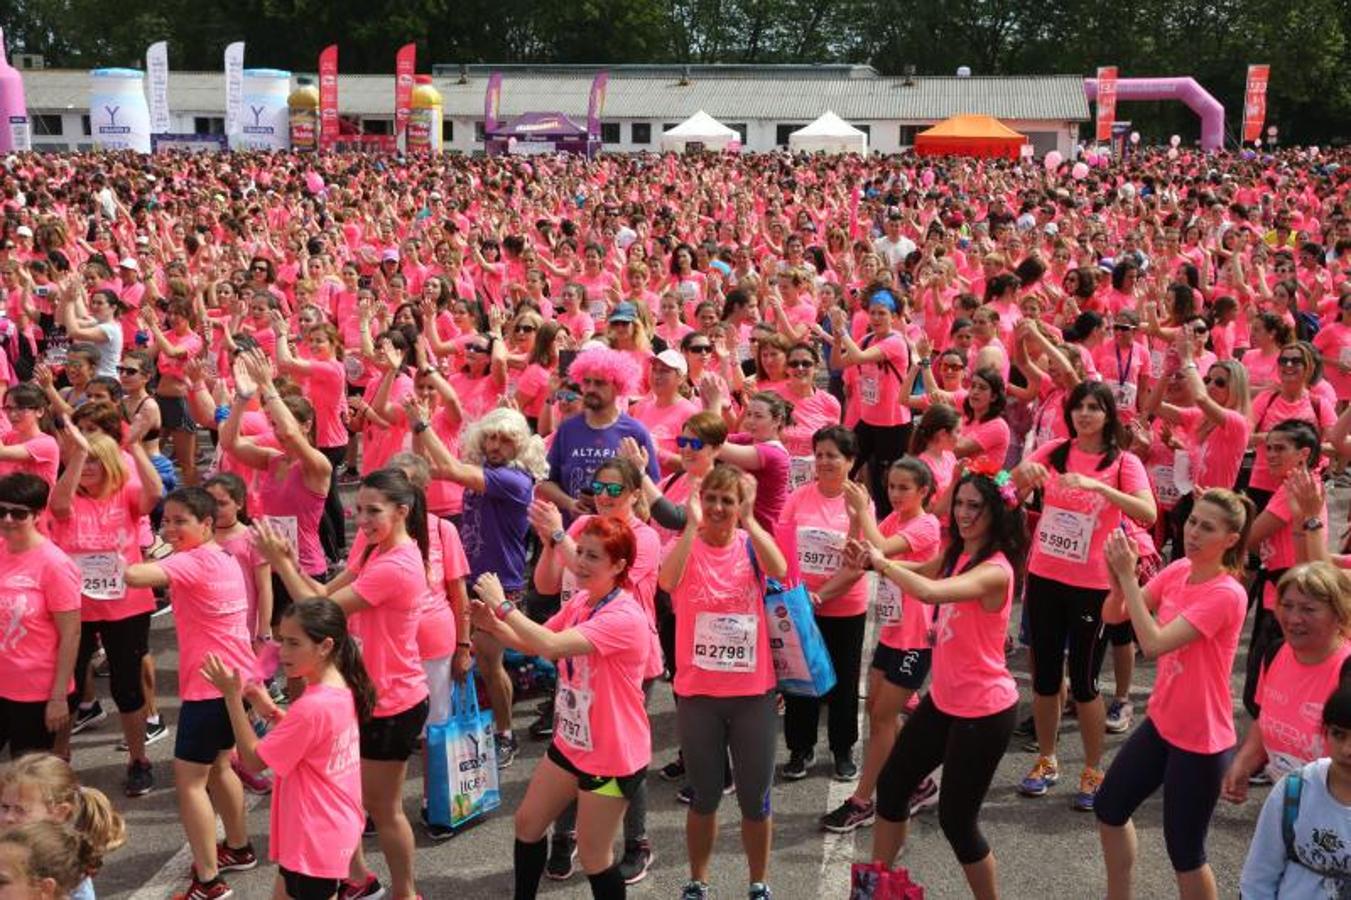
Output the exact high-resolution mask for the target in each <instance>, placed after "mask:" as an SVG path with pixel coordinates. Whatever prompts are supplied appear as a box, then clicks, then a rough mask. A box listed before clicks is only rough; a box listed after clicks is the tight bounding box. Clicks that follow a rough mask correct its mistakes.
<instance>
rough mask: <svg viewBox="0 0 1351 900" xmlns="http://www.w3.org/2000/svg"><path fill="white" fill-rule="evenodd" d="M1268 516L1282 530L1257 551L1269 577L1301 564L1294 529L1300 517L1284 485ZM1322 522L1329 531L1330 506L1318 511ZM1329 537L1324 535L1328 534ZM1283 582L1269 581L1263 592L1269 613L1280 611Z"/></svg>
mask: <svg viewBox="0 0 1351 900" xmlns="http://www.w3.org/2000/svg"><path fill="white" fill-rule="evenodd" d="M1264 512H1269V513H1271V514H1272V515H1273V516H1275V517H1276V518H1277V519H1279V520H1280V521H1281V526H1280V527H1279V528H1277V529H1276V531H1275V532H1273V533H1272V534H1271V535H1269V536H1268V537H1267V538H1266V540H1264V541H1262V543H1261V544H1260V545H1259V546H1258V548H1257V556H1258V558H1259V559H1260V560H1261V561H1262V568H1264V569H1266V570H1267V572H1268V573H1280V572H1284V571H1285V570H1286V569H1288V568H1290V567H1291V566H1293V565H1294V564H1295V563H1296V562H1298V560H1297V559H1296V557H1295V532H1294V529H1293V528H1292V527H1291V523H1292V522H1294V520H1295V516H1296V515H1297V513H1296V511H1295V509H1294V507H1292V506H1291V505H1290V494H1289V492H1288V491H1287V490H1286V489H1285V485H1284V484H1282V485H1281V486H1280V487H1278V488H1276V492H1275V493H1274V494H1272V495H1271V499H1270V500H1268V501H1267V507H1266V509H1265V510H1264ZM1318 518H1319V521H1321V522H1322V523H1323V528H1324V529H1326V528H1327V525H1328V507H1327V504H1326V503H1324V504H1323V506H1322V507H1321V508H1320V509H1319V510H1318ZM1326 533H1327V532H1326V531H1324V534H1326ZM1279 580H1280V578H1279V577H1275V576H1273V577H1269V578H1267V579H1266V583H1265V585H1264V586H1263V588H1262V606H1263V607H1265V608H1266V609H1275V608H1276V582H1277V581H1279Z"/></svg>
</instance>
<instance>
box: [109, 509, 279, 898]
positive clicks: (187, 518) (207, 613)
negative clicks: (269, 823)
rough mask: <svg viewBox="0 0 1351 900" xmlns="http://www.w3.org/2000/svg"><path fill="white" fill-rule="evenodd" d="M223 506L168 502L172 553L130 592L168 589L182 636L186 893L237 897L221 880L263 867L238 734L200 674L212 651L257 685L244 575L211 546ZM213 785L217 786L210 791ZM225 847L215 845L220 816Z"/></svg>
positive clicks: (177, 783)
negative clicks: (239, 764)
mask: <svg viewBox="0 0 1351 900" xmlns="http://www.w3.org/2000/svg"><path fill="white" fill-rule="evenodd" d="M215 515H216V501H215V500H213V499H212V497H211V495H210V494H208V493H207V492H206V491H204V490H202V489H201V488H196V487H188V488H179V489H178V490H176V491H174V492H172V493H170V494H169V496H168V497H166V498H165V499H164V520H163V530H164V539H165V540H166V541H167V542H168V543H169V545H170V546H172V547H173V549H174V552H173V553H172V554H171V555H169V556H167V557H165V558H164V559H161V560H159V561H157V562H148V563H146V562H142V563H136V564H134V565H130V566H127V569H126V573H125V579H126V583H127V586H128V587H138V588H166V589H168V591H169V597H170V600H171V601H172V603H173V608H174V631H175V633H176V635H177V637H178V647H179V654H178V672H179V688H178V692H179V695H180V696H181V697H182V706H181V707H180V709H179V716H178V732H177V735H176V737H175V741H174V790H175V792H176V793H177V795H178V810H179V821H180V822H181V823H182V825H183V830H184V832H186V834H187V838H188V845H189V846H190V847H191V848H192V873H191V881H190V883H189V885H188V891H187V894H186V895H187V896H205V897H219V896H223V895H224V893H225V892H226V891H228V890H229V888H228V887H225V888H224V890H222V886H223V885H224V883H223V881H222V880H221V877H220V873H221V871H222V870H228V869H245V868H252V867H253V866H254V865H255V864H256V863H257V856H256V855H255V854H254V852H253V846H252V845H251V844H250V843H249V832H248V821H247V819H246V818H245V813H244V788H243V785H241V784H240V782H239V776H237V775H236V774H235V773H234V770H233V769H231V767H230V757H231V754H232V752H233V749H234V743H235V741H234V736H233V734H232V733H231V731H230V720H229V712H228V711H227V710H226V706H225V700H224V697H223V696H222V694H221V692H220V691H219V690H217V689H216V688H215V687H214V686H213V685H212V684H211V683H210V682H209V681H208V680H207V679H206V677H205V676H204V675H203V674H202V671H201V670H202V666H203V664H204V663H205V661H206V657H207V655H208V654H214V655H215V656H216V657H217V658H219V659H220V660H221V662H222V663H223V664H224V665H226V666H227V667H229V668H231V669H237V670H238V671H239V672H240V673H241V675H242V677H244V678H246V679H249V680H255V679H256V678H257V671H256V670H257V659H256V658H255V656H254V653H253V647H252V646H251V642H250V636H251V635H250V630H249V623H248V621H247V617H248V599H247V591H246V590H245V588H244V575H243V573H242V572H241V571H240V569H239V564H238V563H236V562H235V560H234V557H232V556H231V555H230V554H229V553H227V552H225V550H224V548H222V547H220V546H219V545H217V544H216V542H215V541H214V540H213V539H212V537H213V534H214V531H215ZM208 784H209V785H210V788H209V790H208ZM217 814H219V815H220V818H221V821H222V823H223V824H224V827H225V841H224V843H223V844H219V845H218V844H217V843H216V816H217Z"/></svg>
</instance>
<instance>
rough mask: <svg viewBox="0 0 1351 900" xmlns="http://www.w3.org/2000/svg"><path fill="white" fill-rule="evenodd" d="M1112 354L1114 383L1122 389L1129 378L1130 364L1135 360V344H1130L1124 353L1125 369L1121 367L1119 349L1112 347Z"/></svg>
mask: <svg viewBox="0 0 1351 900" xmlns="http://www.w3.org/2000/svg"><path fill="white" fill-rule="evenodd" d="M1112 352H1114V353H1115V354H1116V382H1117V384H1119V385H1121V386H1123V387H1124V386H1125V384H1126V382H1127V381H1129V380H1130V377H1131V362H1132V361H1133V360H1134V359H1135V344H1133V343H1132V344H1131V348H1130V349H1129V350H1127V351H1126V367H1125V368H1124V369H1123V368H1122V367H1121V348H1120V347H1113V348H1112Z"/></svg>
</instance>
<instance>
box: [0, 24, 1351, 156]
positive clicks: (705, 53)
mask: <svg viewBox="0 0 1351 900" xmlns="http://www.w3.org/2000/svg"><path fill="white" fill-rule="evenodd" d="M9 9H10V10H11V11H12V15H8V16H4V18H3V19H0V25H3V26H4V27H5V29H6V38H7V43H8V45H9V47H8V49H9V50H10V52H14V51H28V52H34V53H41V54H43V55H44V56H46V58H47V60H48V64H49V65H54V66H71V67H85V66H90V67H92V66H98V65H128V64H130V65H138V64H140V62H141V60H142V59H143V54H144V52H145V47H146V45H147V44H149V43H151V42H152V41H155V40H160V39H165V40H168V41H169V54H170V65H171V66H172V67H173V68H175V69H198V70H213V69H218V68H219V67H220V65H221V51H222V49H223V48H224V46H225V45H226V44H227V43H229V42H230V41H234V40H243V41H246V42H247V43H248V63H249V65H257V66H279V67H283V68H291V69H295V70H299V71H304V70H307V69H313V68H314V66H315V58H316V57H317V55H318V53H319V50H320V49H322V48H323V47H324V46H326V45H327V44H329V43H333V42H336V43H338V44H339V46H340V52H341V69H342V71H344V72H389V71H391V70H392V69H393V63H394V51H395V49H396V48H397V47H399V46H400V45H401V44H403V43H406V42H407V41H409V40H415V41H416V42H417V45H418V57H419V60H420V61H421V63H422V66H423V67H424V68H425V67H426V66H427V65H428V64H430V63H432V62H444V63H453V62H474V63H483V62H562V63H637V62H688V63H715V62H731V63H785V62H787V63H812V62H828V61H838V62H866V63H871V64H872V65H874V66H876V67H877V68H878V69H879V70H880V71H882V72H884V73H888V74H897V73H900V72H902V71H903V70H904V67H905V66H907V65H913V66H915V67H916V70H917V71H918V73H919V74H920V75H926V74H941V75H949V74H952V73H953V72H954V71H955V70H956V67H957V66H959V65H968V66H971V68H972V69H973V70H974V71H975V72H976V73H977V74H1013V73H1028V72H1065V73H1077V74H1085V75H1087V74H1092V73H1093V71H1094V70H1095V69H1096V68H1097V67H1098V66H1099V65H1111V64H1114V65H1116V66H1118V67H1119V68H1120V70H1121V73H1122V75H1123V76H1129V75H1164V74H1179V73H1181V74H1190V75H1193V76H1194V77H1196V78H1197V80H1199V81H1200V82H1201V83H1202V84H1203V85H1205V86H1206V88H1207V89H1209V90H1210V91H1211V92H1212V93H1214V94H1215V95H1216V96H1217V97H1218V98H1219V99H1220V101H1221V102H1222V103H1224V105H1225V108H1226V110H1227V111H1228V114H1229V115H1228V118H1229V126H1230V131H1231V136H1232V135H1233V134H1236V133H1237V130H1238V128H1239V119H1240V116H1241V114H1242V108H1243V83H1244V77H1245V73H1246V67H1247V64H1248V63H1255V62H1265V63H1269V64H1270V65H1271V67H1272V82H1271V87H1270V91H1269V94H1268V120H1269V121H1271V122H1272V123H1274V124H1277V125H1278V126H1279V127H1280V130H1281V136H1282V139H1283V140H1285V141H1303V142H1308V143H1313V142H1320V141H1321V142H1326V141H1327V140H1328V139H1330V138H1333V137H1339V136H1340V137H1351V128H1348V126H1347V124H1346V123H1347V122H1351V80H1349V79H1347V78H1346V77H1345V75H1344V73H1345V72H1346V71H1347V70H1348V69H1349V68H1351V2H1347V0H1302V2H1299V3H1291V2H1290V0H1119V2H1117V3H1115V4H1104V3H1100V2H1096V0H1061V2H1060V3H1058V4H1054V5H1047V4H1044V3H1040V2H1035V0H571V2H543V3H542V2H538V0H460V2H457V3H452V2H450V0H216V2H214V3H208V4H202V3H200V2H195V0H193V2H190V0H117V2H111V3H110V2H107V0H10V2H9ZM1119 115H1121V116H1122V117H1123V118H1130V119H1132V120H1134V121H1135V122H1136V123H1137V124H1138V125H1139V127H1140V128H1141V130H1142V131H1145V132H1146V133H1147V134H1152V135H1154V136H1159V135H1165V134H1168V133H1171V132H1173V131H1177V132H1179V133H1181V134H1183V135H1184V136H1187V137H1190V136H1193V135H1194V134H1195V132H1196V124H1195V122H1194V121H1192V120H1191V118H1190V116H1189V114H1188V113H1187V112H1186V111H1185V110H1178V109H1176V108H1173V107H1172V106H1170V105H1168V104H1124V105H1123V106H1122V107H1121V109H1120V111H1119Z"/></svg>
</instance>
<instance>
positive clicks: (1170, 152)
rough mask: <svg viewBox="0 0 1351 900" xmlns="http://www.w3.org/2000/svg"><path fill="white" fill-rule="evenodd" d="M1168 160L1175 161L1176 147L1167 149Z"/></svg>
mask: <svg viewBox="0 0 1351 900" xmlns="http://www.w3.org/2000/svg"><path fill="white" fill-rule="evenodd" d="M1168 158H1169V159H1177V148H1176V147H1169V148H1168Z"/></svg>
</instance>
